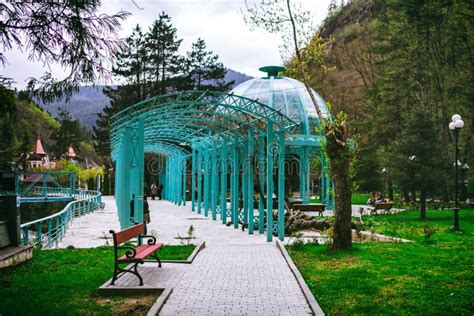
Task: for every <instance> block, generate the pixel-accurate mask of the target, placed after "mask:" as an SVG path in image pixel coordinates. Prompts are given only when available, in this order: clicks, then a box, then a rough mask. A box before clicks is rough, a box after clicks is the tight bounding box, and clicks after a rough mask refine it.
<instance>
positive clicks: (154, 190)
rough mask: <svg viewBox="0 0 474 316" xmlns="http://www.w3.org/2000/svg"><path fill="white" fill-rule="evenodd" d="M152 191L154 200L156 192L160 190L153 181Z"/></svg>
mask: <svg viewBox="0 0 474 316" xmlns="http://www.w3.org/2000/svg"><path fill="white" fill-rule="evenodd" d="M150 191H151V199H152V200H154V199H155V196H156V193H157V192H158V188H157V187H156V184H154V183H153V184H152V185H151V188H150Z"/></svg>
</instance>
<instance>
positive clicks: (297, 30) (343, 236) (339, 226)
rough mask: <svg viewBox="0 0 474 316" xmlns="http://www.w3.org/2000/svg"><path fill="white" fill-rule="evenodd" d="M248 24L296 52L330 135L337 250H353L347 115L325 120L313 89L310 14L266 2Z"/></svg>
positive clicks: (252, 10) (283, 0)
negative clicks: (277, 37) (278, 36)
mask: <svg viewBox="0 0 474 316" xmlns="http://www.w3.org/2000/svg"><path fill="white" fill-rule="evenodd" d="M244 18H245V20H246V22H247V23H249V24H250V25H251V26H253V27H261V28H264V29H265V30H267V31H269V32H271V33H279V34H282V35H283V38H284V42H285V44H284V46H283V49H284V50H286V51H287V52H292V56H293V65H294V66H295V67H294V69H293V72H294V73H296V74H297V78H298V79H300V80H301V81H302V82H303V84H304V85H305V87H306V90H307V92H308V94H309V95H310V97H311V101H312V103H313V105H314V107H315V110H316V113H317V114H318V118H319V120H320V122H321V123H322V127H323V129H324V134H325V135H326V153H327V154H328V157H329V159H330V166H331V173H332V175H333V178H334V184H335V196H336V198H335V199H336V206H335V210H334V215H335V219H334V226H333V246H332V247H333V249H335V250H340V249H346V248H350V247H351V245H352V230H351V218H352V206H351V195H352V188H351V180H350V175H349V165H350V156H351V153H350V148H349V142H348V133H349V130H348V126H347V115H346V114H344V113H343V112H340V113H338V114H337V115H336V117H335V118H334V120H330V121H325V120H324V117H323V115H322V113H321V110H320V109H319V107H318V105H317V101H316V99H315V96H314V94H313V93H312V92H311V88H310V86H309V80H308V79H309V78H308V74H309V70H308V62H309V61H308V59H309V58H310V59H313V60H314V59H320V58H321V49H322V48H323V47H321V46H320V45H317V44H318V43H319V42H320V41H319V40H315V39H313V40H311V39H312V32H311V27H310V23H309V12H305V11H302V10H301V8H298V7H295V6H294V5H292V3H291V1H290V0H274V1H267V2H266V1H262V2H261V4H259V5H255V6H254V7H249V6H247V15H246V16H244Z"/></svg>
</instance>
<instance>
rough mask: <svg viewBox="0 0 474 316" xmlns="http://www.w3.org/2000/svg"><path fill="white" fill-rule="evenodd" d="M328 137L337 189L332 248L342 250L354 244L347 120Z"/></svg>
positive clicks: (328, 148)
mask: <svg viewBox="0 0 474 316" xmlns="http://www.w3.org/2000/svg"><path fill="white" fill-rule="evenodd" d="M326 130H329V128H327V129H326ZM326 139H327V153H328V156H329V162H330V165H331V173H332V174H333V177H334V186H335V191H336V206H335V209H334V226H333V245H332V248H333V250H342V249H347V248H350V247H351V246H352V228H351V220H352V203H351V196H352V183H351V180H350V177H349V160H350V159H349V155H350V152H349V146H348V144H347V126H346V124H345V122H344V123H342V124H340V125H333V126H332V130H331V131H330V132H329V133H326Z"/></svg>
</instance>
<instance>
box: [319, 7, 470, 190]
mask: <svg viewBox="0 0 474 316" xmlns="http://www.w3.org/2000/svg"><path fill="white" fill-rule="evenodd" d="M334 3H335V1H333V3H332V7H331V8H330V13H329V16H328V17H327V19H326V21H325V23H324V24H323V26H322V27H321V29H320V30H319V35H320V38H318V40H320V41H321V42H322V43H324V44H326V45H327V51H326V54H325V60H324V62H323V63H322V64H318V63H315V62H314V63H313V64H312V66H311V72H312V76H311V78H312V82H311V84H312V85H313V86H314V87H315V88H316V89H317V90H318V91H320V92H321V94H322V95H323V96H324V97H325V99H326V101H328V102H329V103H330V104H331V105H332V107H333V113H336V112H337V111H339V110H344V111H345V112H347V113H348V114H349V121H350V124H351V127H352V131H353V138H355V139H356V141H357V144H358V145H357V148H358V151H357V155H356V157H357V158H356V160H355V162H354V180H355V182H354V183H355V185H356V187H355V189H359V190H363V191H369V190H380V188H384V187H387V192H390V194H391V193H392V192H393V188H394V187H395V188H396V189H397V190H398V189H400V191H402V193H405V194H404V196H405V198H407V199H408V197H409V196H410V195H412V196H413V197H414V196H415V195H417V194H418V195H419V196H421V197H422V198H423V199H424V198H426V197H427V196H444V197H446V198H447V196H448V195H449V194H451V193H452V192H453V186H454V183H453V173H454V170H453V168H452V166H453V161H454V158H453V152H454V144H453V143H454V140H453V133H452V131H450V130H449V129H448V124H449V122H451V116H452V115H453V114H455V113H458V114H460V115H461V116H462V118H463V120H464V122H465V126H466V127H465V128H463V129H462V130H461V132H460V149H461V150H460V164H462V166H463V168H464V169H463V174H462V175H461V176H462V177H463V179H461V181H463V183H464V182H465V181H467V180H469V179H472V178H473V172H472V170H473V167H474V138H473V135H474V125H473V124H472V123H473V122H474V105H473V104H474V88H473V87H474V59H473V52H474V50H473V42H474V38H473V36H474V7H473V5H472V2H469V1H454V2H445V1H444V2H443V1H422V2H420V1H401V0H368V1H365V0H364V1H361V0H354V1H350V2H349V3H348V4H346V5H345V6H343V7H342V8H341V7H338V6H337V5H335V4H334ZM315 40H316V38H315ZM409 157H412V159H411V160H410V159H409ZM469 166H470V168H469ZM461 198H464V199H465V198H466V195H465V194H464V196H462V197H461Z"/></svg>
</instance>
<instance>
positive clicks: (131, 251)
mask: <svg viewBox="0 0 474 316" xmlns="http://www.w3.org/2000/svg"><path fill="white" fill-rule="evenodd" d="M117 249H128V250H127V252H125V256H126V257H127V258H128V259H132V258H135V256H136V255H137V250H136V249H135V248H133V247H132V246H120V247H117Z"/></svg>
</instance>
